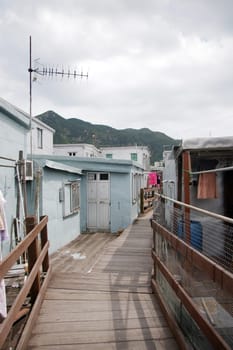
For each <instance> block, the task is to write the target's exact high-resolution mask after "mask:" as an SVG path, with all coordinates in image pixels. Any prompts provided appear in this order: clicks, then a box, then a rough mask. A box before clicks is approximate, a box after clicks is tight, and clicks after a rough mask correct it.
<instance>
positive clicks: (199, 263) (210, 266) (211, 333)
mask: <svg viewBox="0 0 233 350" xmlns="http://www.w3.org/2000/svg"><path fill="white" fill-rule="evenodd" d="M151 226H152V228H153V236H154V237H153V242H154V247H153V248H152V258H153V261H154V276H153V277H152V288H153V289H154V291H155V292H157V291H156V289H157V284H158V282H157V277H156V271H157V270H159V271H160V273H162V275H163V277H164V278H165V279H166V281H167V282H168V284H169V285H170V287H171V288H172V290H173V291H174V293H175V294H176V296H177V297H178V298H179V300H180V302H181V303H182V304H183V305H184V306H185V307H186V309H187V310H188V311H189V313H190V315H191V317H192V318H193V319H194V320H195V321H196V323H197V325H198V326H199V328H200V329H201V330H202V332H203V333H204V334H205V335H206V337H207V338H208V340H209V342H210V343H212V344H213V346H215V348H217V349H220V348H221V349H230V347H229V346H228V344H227V343H226V342H225V340H224V339H223V338H222V337H221V336H220V335H219V334H218V333H217V332H216V330H215V329H214V327H213V326H212V325H211V324H210V323H209V322H208V321H206V320H205V319H204V318H203V316H202V315H201V313H200V311H199V310H198V308H197V307H196V306H195V304H194V303H193V302H192V299H191V298H190V297H189V295H188V294H187V293H186V291H185V289H184V288H183V287H182V285H180V283H179V282H178V281H177V280H176V279H175V276H174V275H173V274H172V273H171V272H170V271H169V269H168V268H167V266H166V264H165V263H164V262H163V261H162V260H161V259H160V257H159V255H158V253H157V252H156V246H155V244H156V243H155V242H156V238H155V236H156V235H159V236H161V237H162V239H163V240H164V241H166V242H168V243H169V244H170V246H171V248H173V249H174V250H175V251H176V252H178V253H179V254H181V255H182V256H183V259H184V260H185V261H187V263H189V264H190V266H195V267H197V268H200V269H201V270H204V271H205V272H206V273H207V274H208V276H209V277H210V278H211V280H212V281H213V282H215V283H217V284H219V286H220V288H221V289H222V290H225V291H228V292H229V291H232V288H233V275H232V274H231V273H229V272H228V271H226V270H224V269H223V268H222V267H220V266H219V265H218V264H216V263H214V262H213V261H211V260H210V259H208V258H207V257H206V256H204V255H202V254H201V253H199V252H198V251H196V250H195V249H194V248H192V247H190V246H189V245H188V244H187V243H185V242H183V241H182V240H181V239H179V238H178V237H177V236H176V235H174V234H173V233H171V232H170V231H169V230H167V229H166V228H165V227H163V226H162V225H161V224H159V223H158V222H156V221H155V220H151ZM185 261H184V264H185Z"/></svg>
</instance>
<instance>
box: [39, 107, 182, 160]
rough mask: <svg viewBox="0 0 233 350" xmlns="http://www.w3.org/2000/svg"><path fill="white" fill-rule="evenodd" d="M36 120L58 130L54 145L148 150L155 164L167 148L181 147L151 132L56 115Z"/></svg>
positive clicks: (45, 115) (158, 133) (169, 138)
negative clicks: (83, 144) (131, 147)
mask: <svg viewBox="0 0 233 350" xmlns="http://www.w3.org/2000/svg"><path fill="white" fill-rule="evenodd" d="M36 118H38V119H40V120H41V121H42V122H44V123H46V124H47V125H49V126H51V127H52V128H53V129H55V135H54V143H89V144H94V145H95V146H96V147H104V146H105V147H107V146H132V145H136V144H137V145H138V146H148V147H149V149H150V152H151V164H153V163H154V162H155V161H158V160H161V159H162V153H163V149H164V146H171V145H177V144H178V143H179V141H178V140H174V139H172V138H171V137H169V136H167V135H165V134H163V133H161V132H158V131H151V130H150V129H147V128H143V129H139V130H137V129H122V130H119V129H114V128H111V127H109V126H106V125H98V124H91V123H88V122H86V121H83V120H80V119H76V118H70V119H65V118H63V117H61V116H60V115H58V114H56V113H55V112H53V111H47V112H45V113H42V114H40V115H38V116H36Z"/></svg>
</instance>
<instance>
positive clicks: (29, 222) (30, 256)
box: [25, 216, 40, 304]
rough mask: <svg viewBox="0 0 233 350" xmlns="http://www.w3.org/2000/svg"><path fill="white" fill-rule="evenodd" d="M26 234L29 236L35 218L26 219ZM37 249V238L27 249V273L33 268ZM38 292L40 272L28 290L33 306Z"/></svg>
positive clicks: (37, 253) (37, 252)
mask: <svg viewBox="0 0 233 350" xmlns="http://www.w3.org/2000/svg"><path fill="white" fill-rule="evenodd" d="M25 221H26V233H27V234H29V233H30V232H31V230H32V229H33V228H34V227H35V226H36V218H35V217H34V216H30V217H27V218H26V220H25ZM38 255H39V249H38V237H36V238H35V239H34V241H33V242H32V244H31V245H30V246H29V247H28V273H29V274H30V272H31V270H32V269H33V266H34V264H35V262H36V260H37V258H38ZM39 291H40V272H38V274H37V275H36V278H35V280H34V282H33V284H32V287H31V290H30V296H31V302H32V304H34V302H35V300H36V297H37V295H38V294H39Z"/></svg>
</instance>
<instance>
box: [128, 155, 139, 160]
mask: <svg viewBox="0 0 233 350" xmlns="http://www.w3.org/2000/svg"><path fill="white" fill-rule="evenodd" d="M130 156H131V160H135V161H137V160H138V154H137V153H131V154H130Z"/></svg>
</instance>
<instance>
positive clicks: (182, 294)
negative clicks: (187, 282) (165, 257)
mask: <svg viewBox="0 0 233 350" xmlns="http://www.w3.org/2000/svg"><path fill="white" fill-rule="evenodd" d="M152 256H153V259H154V260H155V261H156V265H157V266H158V268H159V270H160V271H161V273H162V274H163V276H164V277H165V279H166V280H167V282H168V283H169V284H170V286H171V288H172V289H173V290H174V292H175V293H176V295H177V296H178V298H179V299H180V300H181V302H182V304H183V305H184V306H185V308H186V309H187V310H188V312H189V313H190V316H191V317H192V318H193V319H194V320H195V322H196V323H197V325H198V326H199V328H200V329H201V331H202V332H203V333H204V334H205V335H206V337H207V338H208V340H209V342H210V343H211V344H212V345H213V346H214V349H222V350H230V347H229V345H228V344H227V343H226V342H225V340H224V339H223V338H222V337H221V336H220V335H219V334H218V333H217V332H216V330H215V329H214V327H213V326H212V325H211V324H210V323H209V322H208V321H206V319H205V318H204V317H203V316H202V315H201V313H200V312H199V310H198V308H197V306H196V305H195V303H194V302H193V300H192V298H191V297H190V296H189V295H188V294H187V293H186V291H185V290H184V289H183V287H182V286H181V285H180V284H179V283H178V282H177V281H176V280H175V278H174V277H173V275H172V274H171V272H170V271H169V270H168V268H167V267H166V266H165V265H164V264H163V262H162V261H161V260H160V259H159V257H158V256H157V255H156V253H155V252H154V251H153V252H152Z"/></svg>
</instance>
